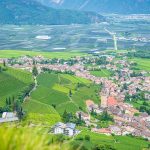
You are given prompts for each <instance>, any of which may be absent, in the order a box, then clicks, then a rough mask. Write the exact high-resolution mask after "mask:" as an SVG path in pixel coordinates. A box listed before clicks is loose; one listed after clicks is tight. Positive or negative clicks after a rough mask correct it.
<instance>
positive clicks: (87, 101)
mask: <svg viewBox="0 0 150 150" xmlns="http://www.w3.org/2000/svg"><path fill="white" fill-rule="evenodd" d="M93 104H94V102H93V101H92V100H86V106H90V105H93Z"/></svg>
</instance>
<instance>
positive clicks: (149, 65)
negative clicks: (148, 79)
mask: <svg viewBox="0 0 150 150" xmlns="http://www.w3.org/2000/svg"><path fill="white" fill-rule="evenodd" d="M130 61H134V62H136V63H137V64H138V65H137V68H138V69H140V70H145V71H150V59H144V58H134V59H130Z"/></svg>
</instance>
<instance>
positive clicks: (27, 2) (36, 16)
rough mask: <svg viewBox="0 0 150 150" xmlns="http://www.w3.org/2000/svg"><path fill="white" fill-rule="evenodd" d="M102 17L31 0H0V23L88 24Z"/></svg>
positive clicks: (98, 20) (101, 19)
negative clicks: (50, 6) (59, 8)
mask: <svg viewBox="0 0 150 150" xmlns="http://www.w3.org/2000/svg"><path fill="white" fill-rule="evenodd" d="M103 20H104V17H103V16H101V15H99V14H97V13H93V12H81V11H76V10H58V9H54V8H49V7H46V6H43V5H42V4H41V3H39V2H36V1H34V0H33V1H31V0H19V1H18V0H11V1H8V0H3V1H0V24H20V25H21V24H40V25H41V24H43V25H45V24H47V25H63V24H88V23H95V22H101V21H103Z"/></svg>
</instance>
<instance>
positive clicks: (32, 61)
mask: <svg viewBox="0 0 150 150" xmlns="http://www.w3.org/2000/svg"><path fill="white" fill-rule="evenodd" d="M103 57H105V60H104V61H101V60H103ZM99 61H101V62H100V63H98V62H99ZM3 62H5V63H6V64H7V65H8V66H9V67H13V68H17V69H23V70H28V71H30V72H32V68H33V67H34V66H36V68H37V70H38V72H39V73H41V72H44V70H52V71H56V72H57V71H58V72H62V73H65V72H69V73H72V74H74V75H75V76H78V77H82V78H85V79H88V80H91V81H92V82H93V83H95V84H98V85H101V86H102V90H101V91H99V96H100V100H101V101H100V103H99V104H95V103H94V102H93V101H92V100H87V101H86V107H87V112H83V111H78V112H76V116H77V117H78V118H80V119H81V120H83V121H84V122H85V125H86V126H87V127H89V126H91V131H92V132H96V133H99V134H106V135H112V134H114V135H132V136H140V137H143V138H146V139H148V140H150V111H149V112H147V111H140V110H137V109H136V108H134V107H133V105H132V104H131V103H130V102H132V100H133V99H134V98H135V97H136V96H139V95H140V96H141V97H142V99H144V100H145V101H150V77H149V76H147V74H149V72H146V71H145V70H143V71H142V72H140V73H135V72H134V71H133V69H132V67H133V66H134V65H135V63H134V62H129V61H128V60H127V57H126V56H124V57H123V59H121V60H118V59H115V56H111V55H104V56H99V57H97V56H88V57H75V58H72V59H71V60H62V59H47V58H44V57H43V56H34V57H30V56H22V57H18V58H12V59H4V58H1V59H0V63H3ZM87 64H88V65H89V64H90V66H89V67H87V66H86V65H87ZM95 66H96V67H95ZM103 68H105V69H107V70H110V71H112V72H113V75H112V76H111V77H96V76H94V75H92V74H91V73H90V71H91V70H100V69H103ZM93 112H94V113H95V114H96V115H100V114H102V113H104V112H107V113H108V114H109V115H111V116H112V117H113V124H110V125H109V126H108V127H107V128H99V127H98V126H97V122H98V120H97V119H95V120H94V121H91V120H93V117H92V113H93ZM11 115H12V116H13V118H14V120H13V121H15V120H18V119H17V118H16V116H14V115H13V114H11ZM4 118H7V117H6V113H5V114H4V115H3V119H4ZM8 118H9V119H8ZM8 118H7V119H6V120H10V121H11V117H9V116H8ZM91 118H92V119H91ZM3 119H1V120H3ZM1 120H0V121H1ZM75 126H76V125H75V124H71V123H67V124H64V123H58V124H56V125H55V126H54V127H53V132H54V133H55V134H60V133H61V134H63V133H64V134H66V135H70V136H73V135H75V134H77V133H79V132H80V131H78V130H75Z"/></svg>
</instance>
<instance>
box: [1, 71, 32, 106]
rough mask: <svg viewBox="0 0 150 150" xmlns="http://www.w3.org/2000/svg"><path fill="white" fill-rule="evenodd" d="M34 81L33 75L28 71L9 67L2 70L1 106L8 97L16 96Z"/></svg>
mask: <svg viewBox="0 0 150 150" xmlns="http://www.w3.org/2000/svg"><path fill="white" fill-rule="evenodd" d="M32 82H33V80H32V75H31V74H30V73H28V72H26V71H22V70H16V69H11V68H7V70H6V71H2V72H0V107H1V106H4V105H5V102H6V98H9V97H10V98H11V99H12V97H14V98H16V97H17V96H18V95H19V94H20V92H22V91H23V90H24V89H26V88H27V87H28V86H29V85H30V84H31V83H32Z"/></svg>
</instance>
